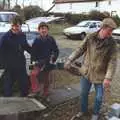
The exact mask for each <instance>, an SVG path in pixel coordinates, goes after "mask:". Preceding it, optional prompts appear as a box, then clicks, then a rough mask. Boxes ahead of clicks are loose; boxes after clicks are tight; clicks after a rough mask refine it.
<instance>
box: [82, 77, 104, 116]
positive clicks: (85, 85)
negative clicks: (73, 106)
mask: <svg viewBox="0 0 120 120" xmlns="http://www.w3.org/2000/svg"><path fill="white" fill-rule="evenodd" d="M91 86H92V83H91V82H90V81H89V80H88V79H87V78H85V77H82V78H81V80H80V90H81V96H80V98H81V112H83V113H85V112H87V111H88V95H89V91H90V88H91ZM94 87H95V91H96V96H95V102H94V109H93V114H99V111H100V108H101V104H102V100H103V84H94Z"/></svg>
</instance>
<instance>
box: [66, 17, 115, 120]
mask: <svg viewBox="0 0 120 120" xmlns="http://www.w3.org/2000/svg"><path fill="white" fill-rule="evenodd" d="M116 27H117V25H116V23H115V22H114V21H113V19H112V18H105V19H104V20H103V22H102V25H101V29H100V30H99V31H98V32H95V33H93V34H90V35H87V36H86V38H85V39H84V41H83V43H82V44H81V45H80V47H79V48H77V49H76V51H74V52H73V53H72V54H71V55H70V56H69V57H68V60H67V61H66V63H65V65H64V68H65V69H66V70H70V69H71V68H72V64H73V63H74V61H75V60H76V59H77V58H79V57H80V56H82V55H84V62H83V64H82V66H81V67H74V69H76V70H75V71H78V73H79V74H80V75H82V78H81V80H80V89H81V112H80V113H79V114H78V117H81V116H82V115H83V114H85V113H87V112H88V94H89V91H90V88H91V85H92V84H94V86H95V90H96V96H95V103H94V109H93V116H92V119H91V120H98V117H99V111H100V107H101V104H102V99H103V93H104V92H103V91H104V88H106V87H109V86H110V83H111V80H112V77H113V74H114V72H115V68H116V43H115V41H114V40H113V38H112V37H111V35H112V31H113V29H115V28H116ZM78 73H77V74H78Z"/></svg>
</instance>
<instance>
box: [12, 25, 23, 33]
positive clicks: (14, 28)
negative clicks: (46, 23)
mask: <svg viewBox="0 0 120 120" xmlns="http://www.w3.org/2000/svg"><path fill="white" fill-rule="evenodd" d="M11 27H12V28H11V29H12V32H13V33H16V34H17V33H19V32H20V31H21V25H20V24H16V25H14V24H12V26H11Z"/></svg>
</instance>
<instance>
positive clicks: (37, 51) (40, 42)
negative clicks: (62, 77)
mask: <svg viewBox="0 0 120 120" xmlns="http://www.w3.org/2000/svg"><path fill="white" fill-rule="evenodd" d="M31 55H32V56H31V57H32V60H33V61H38V62H39V63H41V62H44V63H49V62H50V58H51V55H53V56H54V59H55V60H56V59H57V57H58V55H59V49H58V46H57V45H56V42H55V40H54V38H53V37H52V36H49V35H48V36H46V37H45V38H42V37H41V36H39V37H38V38H36V39H35V41H34V43H33V45H32V54H31Z"/></svg>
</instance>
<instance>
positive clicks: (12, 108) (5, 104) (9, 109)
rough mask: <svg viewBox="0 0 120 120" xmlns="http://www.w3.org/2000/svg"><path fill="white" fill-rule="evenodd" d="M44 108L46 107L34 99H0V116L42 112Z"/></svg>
mask: <svg viewBox="0 0 120 120" xmlns="http://www.w3.org/2000/svg"><path fill="white" fill-rule="evenodd" d="M45 108H46V107H45V106H44V105H43V104H41V103H40V102H38V101H37V100H36V99H29V98H20V97H9V98H8V97H6V98H5V97H1V98H0V116H1V115H10V114H18V113H24V112H31V111H42V110H44V109H45Z"/></svg>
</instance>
